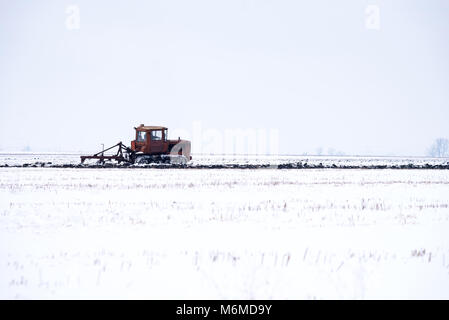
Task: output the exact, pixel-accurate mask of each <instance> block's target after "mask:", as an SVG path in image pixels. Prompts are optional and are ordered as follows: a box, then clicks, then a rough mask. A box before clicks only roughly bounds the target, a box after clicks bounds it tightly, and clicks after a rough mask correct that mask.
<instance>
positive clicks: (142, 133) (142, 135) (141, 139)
mask: <svg viewBox="0 0 449 320" xmlns="http://www.w3.org/2000/svg"><path fill="white" fill-rule="evenodd" d="M146 137H147V133H146V132H145V131H137V142H144V141H145V139H146Z"/></svg>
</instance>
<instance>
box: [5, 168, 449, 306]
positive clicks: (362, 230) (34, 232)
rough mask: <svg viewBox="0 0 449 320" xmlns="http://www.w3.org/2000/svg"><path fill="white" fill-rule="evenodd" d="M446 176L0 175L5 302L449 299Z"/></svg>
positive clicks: (47, 171)
mask: <svg viewBox="0 0 449 320" xmlns="http://www.w3.org/2000/svg"><path fill="white" fill-rule="evenodd" d="M448 194H449V171H448V170H400V171H398V170H381V171H367V170H329V169H328V170H318V169H313V170H227V169H221V170H195V169H192V170H170V169H167V170H165V169H158V170H156V169H146V170H145V169H135V170H132V171H129V170H108V169H98V170H97V169H92V170H76V169H52V168H42V169H38V168H36V169H35V168H1V169H0V195H1V196H0V229H1V231H0V298H181V299H183V298H209V299H213V298H223V299H240V298H250V299H253V298H254V299H265V298H267V299H270V298H287V299H302V298H305V299H308V298H311V299H313V298H318V299H320V298H449V290H448V288H449V235H448V233H447V230H449V220H448V219H449V196H448Z"/></svg>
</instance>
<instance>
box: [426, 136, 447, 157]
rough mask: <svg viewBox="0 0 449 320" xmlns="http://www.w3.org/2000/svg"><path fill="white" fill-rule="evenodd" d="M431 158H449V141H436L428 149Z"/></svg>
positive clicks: (442, 139)
mask: <svg viewBox="0 0 449 320" xmlns="http://www.w3.org/2000/svg"><path fill="white" fill-rule="evenodd" d="M429 155H430V156H432V157H449V140H448V139H445V138H438V139H436V140H435V141H434V142H433V144H432V146H431V147H430V149H429Z"/></svg>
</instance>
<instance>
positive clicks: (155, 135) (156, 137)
mask: <svg viewBox="0 0 449 320" xmlns="http://www.w3.org/2000/svg"><path fill="white" fill-rule="evenodd" d="M151 140H152V141H160V140H162V130H157V131H151Z"/></svg>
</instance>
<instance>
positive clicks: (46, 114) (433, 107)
mask: <svg viewBox="0 0 449 320" xmlns="http://www.w3.org/2000/svg"><path fill="white" fill-rule="evenodd" d="M70 5H75V6H76V7H77V8H79V10H80V12H79V18H80V20H79V21H80V24H79V29H73V30H71V29H70V28H67V23H68V19H69V18H70V17H72V16H73V12H72V11H69V12H67V11H66V10H67V8H68V6H70ZM368 5H377V6H378V8H379V10H380V20H379V22H380V24H379V27H380V29H379V30H375V29H369V28H367V27H366V22H367V19H368V15H371V13H369V14H367V13H366V11H365V10H366V7H367V6H368ZM69 16H70V17H69ZM70 21H72V22H73V20H70ZM69 26H73V24H72V25H71V24H70V23H69ZM448 40H449V1H446V0H441V1H437V0H428V1H418V0H415V1H412V0H407V1H405V0H404V1H399V0H388V1H378V0H371V1H362V0H353V1H349V0H342V1H335V0H328V1H316V0H314V1H312V0H309V1H294V0H292V1H287V0H276V1H274V0H270V1H269V0H252V1H250V0H202V1H197V0H194V1H188V0H176V1H175V0H163V1H162V0H161V1H154V0H150V1H75V0H73V1H24V0H18V1H7V0H0V149H1V150H2V151H7V150H22V149H23V148H24V147H25V146H27V145H28V146H30V147H31V149H32V150H34V151H79V150H95V149H98V148H99V146H100V144H101V143H105V144H106V145H108V144H114V143H116V142H118V141H120V140H122V141H124V142H126V143H128V144H129V141H130V140H131V139H132V138H133V134H134V133H133V131H134V130H133V126H136V125H138V124H140V123H145V124H147V125H164V126H167V127H169V130H171V131H170V132H171V133H173V129H184V130H186V131H187V133H188V132H191V131H192V126H193V124H194V122H200V123H201V126H202V128H204V129H207V128H211V129H216V130H220V131H224V130H225V129H226V128H241V129H245V128H259V129H267V130H268V129H270V128H275V129H278V130H279V138H280V144H279V151H280V152H281V153H283V154H302V153H305V152H307V153H314V152H315V151H316V150H317V148H319V147H322V148H323V149H324V151H326V150H327V149H328V148H334V149H336V150H341V151H343V152H345V153H346V154H370V155H392V154H394V155H424V154H425V152H426V149H427V148H428V146H429V145H430V144H431V142H432V141H433V140H434V139H435V138H437V137H440V136H443V137H449V41H448ZM173 138H177V137H173ZM186 138H190V139H192V136H189V135H187V136H186ZM197 145H198V144H197ZM192 148H193V151H194V152H195V151H198V150H199V149H198V148H196V146H195V141H192Z"/></svg>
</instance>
